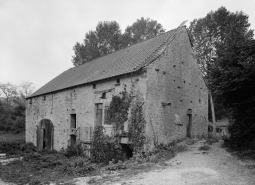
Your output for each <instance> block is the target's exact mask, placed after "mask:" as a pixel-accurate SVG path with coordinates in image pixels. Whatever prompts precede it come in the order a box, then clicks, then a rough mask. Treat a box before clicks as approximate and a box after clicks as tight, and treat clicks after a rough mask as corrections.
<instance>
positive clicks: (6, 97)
mask: <svg viewBox="0 0 255 185" xmlns="http://www.w3.org/2000/svg"><path fill="white" fill-rule="evenodd" d="M0 92H1V96H2V97H0V112H1V114H0V130H6V131H15V132H16V133H18V132H21V131H24V129H25V110H26V103H25V102H26V99H25V97H26V96H29V95H30V94H31V93H32V92H33V84H32V83H31V82H22V84H21V85H20V86H15V85H13V84H10V83H6V84H0Z"/></svg>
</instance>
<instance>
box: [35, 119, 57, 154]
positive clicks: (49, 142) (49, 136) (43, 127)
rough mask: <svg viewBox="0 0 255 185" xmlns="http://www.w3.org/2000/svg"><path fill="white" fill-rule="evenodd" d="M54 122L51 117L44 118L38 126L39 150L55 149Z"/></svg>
mask: <svg viewBox="0 0 255 185" xmlns="http://www.w3.org/2000/svg"><path fill="white" fill-rule="evenodd" d="M53 134H54V129H53V124H52V122H51V121H50V120H49V119H43V120H41V121H40V122H39V124H38V126H37V148H38V149H39V150H42V149H46V150H52V149H53Z"/></svg>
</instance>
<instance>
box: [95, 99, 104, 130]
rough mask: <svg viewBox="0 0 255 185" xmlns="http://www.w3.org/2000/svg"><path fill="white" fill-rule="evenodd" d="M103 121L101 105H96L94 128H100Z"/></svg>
mask: <svg viewBox="0 0 255 185" xmlns="http://www.w3.org/2000/svg"><path fill="white" fill-rule="evenodd" d="M102 121H103V104H102V103H96V118H95V126H96V127H97V126H102V124H103V123H102Z"/></svg>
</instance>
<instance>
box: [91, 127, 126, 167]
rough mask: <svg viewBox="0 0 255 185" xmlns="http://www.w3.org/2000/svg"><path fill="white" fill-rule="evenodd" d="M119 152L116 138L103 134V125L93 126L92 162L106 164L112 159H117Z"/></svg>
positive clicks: (119, 155) (119, 148)
mask: <svg viewBox="0 0 255 185" xmlns="http://www.w3.org/2000/svg"><path fill="white" fill-rule="evenodd" d="M121 153H122V152H121V146H120V145H119V141H118V138H116V137H109V136H107V135H105V134H104V128H103V127H97V128H95V130H94V135H93V142H92V146H91V160H92V162H94V163H105V164H108V162H109V161H112V160H115V161H118V160H120V159H121V156H122V155H121Z"/></svg>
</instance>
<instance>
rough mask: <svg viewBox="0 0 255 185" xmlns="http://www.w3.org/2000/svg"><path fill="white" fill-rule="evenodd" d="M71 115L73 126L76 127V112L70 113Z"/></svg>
mask: <svg viewBox="0 0 255 185" xmlns="http://www.w3.org/2000/svg"><path fill="white" fill-rule="evenodd" d="M70 116H71V128H76V114H70Z"/></svg>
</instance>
